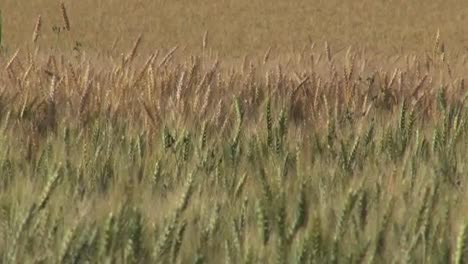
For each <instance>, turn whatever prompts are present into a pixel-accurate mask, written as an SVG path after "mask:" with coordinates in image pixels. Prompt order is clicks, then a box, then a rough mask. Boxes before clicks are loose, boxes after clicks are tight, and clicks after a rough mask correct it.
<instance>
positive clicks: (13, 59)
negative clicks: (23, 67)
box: [5, 49, 19, 70]
mask: <svg viewBox="0 0 468 264" xmlns="http://www.w3.org/2000/svg"><path fill="white" fill-rule="evenodd" d="M18 52H19V49H17V50H16V52H15V54H13V56H12V57H11V59H10V60H9V61H8V63H7V64H6V66H5V70H8V69H10V67H11V65H12V64H13V62H14V61H15V60H16V57H18Z"/></svg>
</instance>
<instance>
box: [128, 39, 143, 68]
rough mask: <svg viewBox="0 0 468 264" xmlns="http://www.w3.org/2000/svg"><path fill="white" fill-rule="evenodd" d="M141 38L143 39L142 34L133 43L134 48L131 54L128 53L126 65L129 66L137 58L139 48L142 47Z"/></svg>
mask: <svg viewBox="0 0 468 264" xmlns="http://www.w3.org/2000/svg"><path fill="white" fill-rule="evenodd" d="M141 38H142V34H141V33H140V35H138V37H137V39H136V40H135V42H134V43H133V47H132V49H131V51H130V53H128V54H127V57H125V59H124V64H127V63H128V62H130V61H132V60H133V58H134V57H135V54H136V51H137V50H138V47H139V46H140V43H141Z"/></svg>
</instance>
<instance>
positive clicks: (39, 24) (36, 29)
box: [32, 15, 42, 43]
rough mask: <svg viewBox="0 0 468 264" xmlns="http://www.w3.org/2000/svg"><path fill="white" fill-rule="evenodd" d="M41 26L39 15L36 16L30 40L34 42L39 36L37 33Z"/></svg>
mask: <svg viewBox="0 0 468 264" xmlns="http://www.w3.org/2000/svg"><path fill="white" fill-rule="evenodd" d="M41 26H42V16H41V15H39V16H38V17H37V21H36V25H35V26H34V32H33V35H32V42H33V43H36V41H37V38H38V37H39V33H40V31H41Z"/></svg>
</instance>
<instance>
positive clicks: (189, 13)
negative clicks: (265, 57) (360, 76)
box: [0, 0, 468, 57]
mask: <svg viewBox="0 0 468 264" xmlns="http://www.w3.org/2000/svg"><path fill="white" fill-rule="evenodd" d="M66 4H67V7H68V9H69V10H68V12H69V17H70V22H71V27H72V30H71V32H70V33H68V35H69V36H68V37H69V38H71V39H73V40H75V41H80V42H81V43H82V44H83V46H84V47H86V48H87V49H96V50H103V49H110V48H111V47H112V45H113V43H114V41H115V40H118V42H117V44H116V45H115V47H116V49H117V50H118V51H123V50H126V49H128V48H129V47H131V45H132V42H133V41H134V39H135V38H136V37H137V36H138V34H140V33H142V34H143V36H144V42H143V43H142V47H143V50H149V51H153V50H154V49H156V48H171V47H173V46H175V45H179V46H181V47H186V49H187V51H188V52H193V51H199V50H200V49H201V42H202V36H203V34H204V32H205V31H206V30H207V31H208V34H209V46H210V47H211V48H212V49H213V50H215V51H217V52H219V54H220V55H224V56H233V57H236V56H242V55H244V54H255V53H258V52H265V51H266V50H267V49H268V48H270V47H271V48H272V50H273V51H274V52H278V53H282V52H288V51H291V50H292V49H295V50H297V49H301V48H303V47H305V46H307V45H308V44H310V43H311V42H317V43H323V42H324V41H328V42H329V44H330V46H331V47H332V49H334V50H335V51H336V50H341V49H346V48H347V47H348V46H350V45H351V46H354V47H360V48H361V47H365V48H368V49H370V50H374V51H377V52H386V53H396V52H400V53H401V52H402V51H403V52H417V53H421V52H422V51H424V50H427V49H429V50H430V49H432V45H433V38H434V35H435V34H436V32H437V29H440V32H441V34H442V36H443V38H444V40H445V41H446V45H447V48H448V49H451V50H454V51H466V49H467V48H468V27H466V25H467V24H468V4H467V3H466V1H463V0H445V1H443V0H434V1H424V0H416V1H403V0H378V1H375V0H362V1H350V0H345V1H341V0H314V1H308V0H295V1H278V0H275V1H268V0H259V1H251V0H220V1H212V0H194V1H183V0H155V1H152V0H138V1H125V0H99V1H93V0H81V1H66ZM0 8H1V9H2V11H3V13H4V42H5V45H6V46H7V47H10V48H12V47H19V46H24V45H25V44H27V43H29V42H30V41H31V32H32V31H33V28H34V23H35V21H36V18H37V16H38V15H39V14H41V15H42V16H43V19H44V30H43V32H42V37H41V39H40V40H39V42H40V43H42V44H43V45H46V44H47V43H49V44H50V43H54V41H55V40H56V38H55V35H54V33H53V31H52V30H51V28H52V27H53V26H54V25H60V24H61V23H62V22H61V21H62V18H61V16H60V9H59V5H58V2H57V1H56V0H37V1H24V0H3V1H2V3H1V6H0Z"/></svg>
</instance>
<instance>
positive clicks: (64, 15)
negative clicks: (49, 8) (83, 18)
mask: <svg viewBox="0 0 468 264" xmlns="http://www.w3.org/2000/svg"><path fill="white" fill-rule="evenodd" d="M60 9H62V18H63V23H65V28H66V29H67V31H70V20H69V19H68V13H67V8H66V7H65V3H64V2H63V1H61V2H60Z"/></svg>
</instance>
